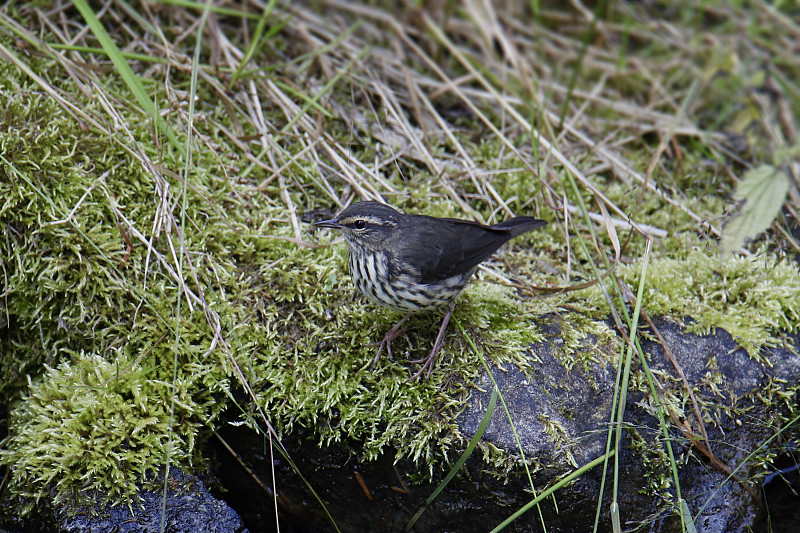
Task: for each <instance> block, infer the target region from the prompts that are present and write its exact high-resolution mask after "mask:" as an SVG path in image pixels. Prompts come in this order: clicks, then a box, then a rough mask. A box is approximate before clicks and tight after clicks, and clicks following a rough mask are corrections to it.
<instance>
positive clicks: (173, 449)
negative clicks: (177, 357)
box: [0, 354, 214, 513]
mask: <svg viewBox="0 0 800 533" xmlns="http://www.w3.org/2000/svg"><path fill="white" fill-rule="evenodd" d="M158 377H159V376H158V373H157V372H154V371H153V369H152V368H150V369H148V368H144V367H142V366H141V365H140V364H139V363H138V362H137V361H132V360H130V359H129V358H128V357H126V356H122V355H119V356H118V357H116V358H115V359H114V360H112V361H109V360H108V359H107V358H105V357H100V356H98V355H86V354H78V355H76V356H75V358H74V359H73V360H72V361H71V362H69V363H62V364H60V365H59V366H58V367H56V368H51V367H46V369H45V373H44V375H43V376H41V378H38V379H36V380H30V381H29V385H28V390H27V391H26V392H25V393H24V394H23V395H22V397H21V398H20V400H19V402H18V403H17V404H16V405H15V406H14V409H13V410H12V412H11V418H10V424H9V436H8V438H7V439H6V440H5V441H4V447H3V449H2V450H0V458H2V462H3V463H4V464H5V465H6V466H7V467H8V469H9V473H10V476H9V478H8V479H9V480H10V483H9V487H8V488H9V490H11V491H12V492H13V493H15V494H17V495H18V496H20V497H22V498H23V500H24V502H25V504H24V505H25V507H24V508H23V509H21V512H22V513H26V512H28V511H31V510H33V509H34V508H35V506H36V505H37V504H39V503H40V500H41V499H42V498H47V500H48V502H47V503H49V500H50V498H52V501H53V502H54V503H55V504H56V505H59V504H68V505H72V504H74V503H76V502H80V501H82V499H83V498H85V495H87V494H88V495H91V494H93V493H95V491H96V492H97V493H100V494H103V495H104V498H106V499H108V500H109V501H120V500H124V499H127V498H130V497H133V496H135V494H136V490H137V486H136V485H137V483H141V481H142V480H143V479H145V478H147V477H151V476H152V475H155V474H157V473H158V472H159V471H162V470H163V468H164V466H165V463H166V461H167V458H169V459H170V460H171V462H172V464H187V463H189V462H191V460H192V459H193V458H194V457H195V454H196V449H195V448H196V433H197V424H198V422H200V421H201V420H202V418H206V419H210V418H212V412H213V411H214V407H213V404H211V403H207V404H206V405H200V404H198V403H197V402H196V399H195V398H194V397H193V395H194V391H195V390H196V388H197V387H198V386H199V379H200V377H199V376H194V375H192V374H184V375H182V376H181V377H180V378H179V379H177V380H170V381H166V380H164V379H158ZM173 395H174V399H175V411H174V417H171V416H170V407H171V403H172V398H173ZM198 417H200V419H198ZM154 451H155V452H157V453H153V452H154Z"/></svg>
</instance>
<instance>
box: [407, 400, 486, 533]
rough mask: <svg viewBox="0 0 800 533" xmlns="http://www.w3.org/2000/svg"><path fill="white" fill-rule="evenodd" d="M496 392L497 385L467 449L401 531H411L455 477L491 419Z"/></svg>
mask: <svg viewBox="0 0 800 533" xmlns="http://www.w3.org/2000/svg"><path fill="white" fill-rule="evenodd" d="M497 394H498V390H497V387H495V388H494V389H492V396H491V397H490V398H489V405H488V407H486V414H484V415H483V420H481V423H480V425H479V426H478V430H477V431H476V432H475V435H473V437H472V439H471V440H470V441H469V445H467V449H466V450H464V452H463V453H462V454H461V456H460V457H459V458H458V461H456V463H455V464H454V465H453V467H452V468H451V469H450V471H449V472H448V473H447V475H446V476H445V477H444V479H443V480H442V482H441V483H439V485H438V486H437V487H436V488H435V489H434V490H433V492H431V494H430V496H428V498H427V499H426V500H425V503H423V504H422V506H421V507H420V508H419V509H418V510H417V512H416V513H414V516H412V517H411V520H409V521H408V523H407V524H406V527H405V528H404V530H403V531H411V528H412V527H414V524H415V523H416V522H417V520H419V517H420V516H422V513H424V512H425V510H426V509H427V508H428V506H429V505H430V504H431V503H433V501H434V500H435V499H436V497H437V496H439V494H440V493H441V492H442V490H444V488H445V487H446V486H447V485H448V484H449V483H450V481H451V480H452V479H453V478H454V477H455V475H456V474H457V473H458V471H459V470H461V467H462V466H464V463H465V462H466V460H467V458H468V457H469V456H470V455H472V452H473V451H474V450H475V447H476V446H477V445H478V442H479V441H480V440H481V437H482V436H483V433H484V432H485V431H486V428H487V426H488V425H489V421H490V420H491V419H492V413H494V408H495V405H496V404H497Z"/></svg>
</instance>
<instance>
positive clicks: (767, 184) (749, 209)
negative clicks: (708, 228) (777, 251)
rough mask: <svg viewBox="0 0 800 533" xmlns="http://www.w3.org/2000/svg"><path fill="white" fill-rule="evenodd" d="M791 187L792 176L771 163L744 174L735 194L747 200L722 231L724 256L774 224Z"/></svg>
mask: <svg viewBox="0 0 800 533" xmlns="http://www.w3.org/2000/svg"><path fill="white" fill-rule="evenodd" d="M788 190H789V177H788V176H787V175H786V173H785V172H783V171H782V170H780V169H778V168H775V167H773V166H772V165H761V166H760V167H758V168H754V169H752V170H749V171H747V172H746V173H745V175H744V179H743V180H742V181H740V182H739V184H738V185H737V186H736V192H734V194H733V197H734V199H735V200H737V201H742V200H744V201H745V203H744V205H742V206H741V207H740V209H739V212H738V213H736V214H735V215H734V216H733V218H731V219H730V220H729V221H728V223H727V224H725V228H724V229H723V231H722V240H721V242H720V253H721V256H722V257H723V258H726V257H728V256H729V255H730V254H731V252H732V251H733V250H736V249H738V248H741V247H742V245H743V244H744V242H745V240H747V239H752V238H754V237H755V236H756V235H758V234H759V233H761V232H762V231H764V230H766V229H767V228H768V227H769V226H770V225H771V224H772V221H773V220H775V217H777V216H778V213H780V210H781V206H783V202H784V200H785V199H786V193H787V192H788Z"/></svg>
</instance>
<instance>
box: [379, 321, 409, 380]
mask: <svg viewBox="0 0 800 533" xmlns="http://www.w3.org/2000/svg"><path fill="white" fill-rule="evenodd" d="M410 316H411V313H408V314H407V315H406V316H404V317H403V318H401V319H400V321H399V322H398V323H397V324H395V325H394V326H392V329H390V330H389V331H387V332H386V335H384V336H383V340H382V341H381V342H379V343H373V346H374V345H375V344H377V345H378V353H377V354H375V359H373V360H372V365H371V368H375V366H376V365H377V364H378V359H380V357H381V352H382V351H383V349H384V348H386V353H388V354H389V359H392V341H393V340H395V339H396V338H397V337H399V336H400V335H402V334H403V332H404V331H405V329H400V326H402V325H403V324H404V323H405V321H406V320H408V317H410Z"/></svg>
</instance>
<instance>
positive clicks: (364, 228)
mask: <svg viewBox="0 0 800 533" xmlns="http://www.w3.org/2000/svg"><path fill="white" fill-rule="evenodd" d="M545 224H547V222H545V221H544V220H538V219H535V218H531V217H516V218H512V219H510V220H506V221H504V222H500V223H498V224H495V225H493V226H485V225H483V224H479V223H478V222H472V221H469V220H459V219H454V218H434V217H429V216H424V215H406V214H403V213H400V212H399V211H397V210H395V209H393V208H391V207H389V206H387V205H384V204H381V203H378V202H356V203H354V204H352V205H351V206H350V207H348V208H346V209H345V210H343V211H342V212H341V213H339V216H337V217H336V218H333V219H331V220H323V221H321V222H317V223H316V225H317V226H318V227H323V228H333V229H337V230H339V231H341V232H342V234H343V235H344V238H345V241H346V242H347V245H348V247H349V249H350V276H351V278H352V279H353V282H354V283H355V284H356V287H358V289H359V290H360V291H361V292H362V293H363V294H364V295H365V296H366V297H367V298H369V299H370V300H371V301H373V302H375V303H377V304H380V305H382V306H384V307H388V308H390V309H394V310H396V311H403V312H406V313H413V312H416V311H422V310H425V309H432V308H437V307H443V306H445V305H448V304H449V305H450V307H449V309H448V311H447V313H446V314H445V317H444V320H443V322H442V327H441V328H440V329H439V335H438V336H437V339H436V342H435V343H434V347H433V350H431V353H430V355H429V356H428V357H427V358H426V359H425V360H424V363H425V364H424V365H423V367H422V369H420V371H419V372H418V373H417V374H416V375H420V374H422V372H423V371H424V370H425V369H426V368H427V374H428V376H430V373H431V371H432V369H433V363H434V360H435V357H436V353H437V352H438V351H439V348H441V344H442V339H443V337H444V331H445V329H446V328H447V324H448V322H449V320H450V314H451V312H452V306H453V302H454V300H455V298H456V296H458V294H459V293H460V292H461V291H462V289H463V288H464V286H465V285H466V284H467V282H468V281H469V279H470V277H471V276H472V274H473V273H474V272H475V270H477V268H478V265H479V264H480V263H481V262H482V261H484V260H485V259H487V258H488V257H489V256H491V255H492V254H493V253H494V252H495V251H496V250H497V249H498V248H500V246H502V245H503V244H504V243H506V242H508V241H509V240H510V239H512V238H514V237H517V236H518V235H522V234H523V233H527V232H529V231H532V230H535V229H537V228H540V227H542V226H544V225H545ZM408 316H409V315H408V314H407V315H406V316H405V317H404V318H403V319H402V320H401V321H400V322H399V323H398V324H396V325H395V326H394V327H393V328H392V329H390V330H389V332H388V333H387V334H386V336H385V337H384V339H383V341H382V342H381V343H380V347H379V348H378V354H377V355H376V357H375V360H374V361H373V365H374V364H376V363H377V361H378V358H379V357H380V354H381V351H382V350H383V349H384V348H386V350H387V352H388V353H389V356H390V357H391V341H392V340H393V339H394V338H396V337H397V336H398V335H399V334H400V326H401V325H402V324H403V323H404V322H405V321H406V320H407V319H408Z"/></svg>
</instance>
